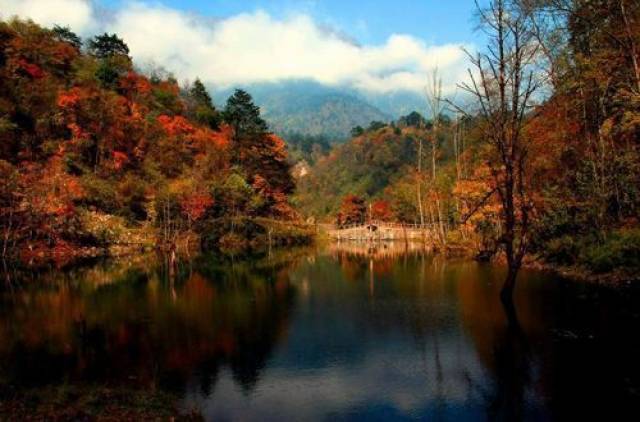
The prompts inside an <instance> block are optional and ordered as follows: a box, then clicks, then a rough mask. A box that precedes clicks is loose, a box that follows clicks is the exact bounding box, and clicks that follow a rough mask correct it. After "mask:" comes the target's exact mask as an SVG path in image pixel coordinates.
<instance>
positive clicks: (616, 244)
mask: <svg viewBox="0 0 640 422" xmlns="http://www.w3.org/2000/svg"><path fill="white" fill-rule="evenodd" d="M580 261H581V263H582V264H584V265H585V266H587V267H588V268H589V269H591V270H592V271H594V272H596V273H605V272H610V271H613V270H615V269H620V270H623V271H635V270H639V269H640V230H638V229H633V230H619V231H616V232H614V233H612V234H611V235H610V236H608V237H607V239H606V240H605V241H604V242H602V243H599V244H595V245H591V246H589V247H587V248H585V250H584V252H583V254H582V255H581V257H580Z"/></svg>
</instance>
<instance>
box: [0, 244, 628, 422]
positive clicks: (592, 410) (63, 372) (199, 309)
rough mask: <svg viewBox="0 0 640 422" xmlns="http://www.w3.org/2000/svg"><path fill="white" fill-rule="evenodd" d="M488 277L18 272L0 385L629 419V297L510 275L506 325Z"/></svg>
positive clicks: (299, 254) (380, 252) (302, 269)
mask: <svg viewBox="0 0 640 422" xmlns="http://www.w3.org/2000/svg"><path fill="white" fill-rule="evenodd" d="M503 278H504V270H503V269H501V268H496V267H492V266H488V265H480V264H477V263H474V262H467V261H447V260H444V259H441V258H438V257H433V256H430V255H428V254H425V253H423V251H421V250H420V248H416V247H413V248H411V247H410V248H407V246H406V245H404V244H396V245H386V246H385V245H379V246H378V247H376V248H371V247H369V246H368V245H357V244H343V245H333V246H331V247H330V248H327V249H323V250H320V251H313V250H299V251H290V252H277V251H274V252H273V254H270V255H267V256H262V257H257V258H254V259H221V258H220V257H206V256H202V257H198V258H196V259H194V260H193V261H190V262H188V263H182V264H181V265H179V266H178V267H177V268H171V267H170V266H167V265H162V263H159V262H158V261H157V260H156V259H154V258H153V257H140V258H138V259H137V260H134V261H132V262H122V261H120V262H117V263H109V264H104V265H96V266H93V267H88V268H84V269H78V270H74V271H73V272H67V273H59V272H54V273H51V274H47V275H39V276H37V277H36V276H32V277H30V278H29V280H28V281H23V282H21V283H18V285H17V286H14V288H12V289H5V290H4V291H3V292H2V293H1V294H0V337H1V338H2V340H3V341H2V343H0V384H1V385H11V386H13V387H15V388H33V387H34V386H35V387H37V386H44V385H51V384H53V385H55V384H60V383H77V384H91V383H93V384H96V383H97V384H100V385H123V384H126V385H133V386H136V387H137V388H143V389H162V390H169V391H174V392H176V393H177V394H179V395H180V396H181V397H183V400H182V406H183V407H184V409H193V408H196V409H199V410H200V411H201V412H202V413H203V415H204V416H205V417H206V418H207V419H210V420H219V419H223V420H224V419H233V420H236V419H240V420H256V419H257V420H265V419H266V420H269V419H272V420H283V419H285V420H291V419H294V420H317V419H363V420H370V419H389V418H396V419H434V420H465V419H489V420H496V419H498V420H548V419H558V420H564V419H592V418H593V417H601V418H605V417H606V418H607V419H612V418H613V419H626V418H627V417H628V416H629V415H633V414H635V415H638V414H639V410H638V405H637V402H638V394H639V392H640V388H639V387H640V386H639V380H640V372H639V368H640V364H638V363H637V358H636V356H637V355H638V352H640V341H639V339H638V336H637V332H638V328H640V316H639V312H640V309H639V307H638V303H639V302H638V298H640V292H639V291H638V288H633V287H627V288H624V289H622V288H619V289H612V288H605V287H599V286H594V285H585V284H577V283H569V282H565V281H562V280H557V279H555V278H553V277H549V276H546V275H543V274H539V273H527V272H524V273H523V275H522V278H521V280H520V284H519V287H518V289H517V291H516V295H515V307H516V311H517V321H518V324H513V323H509V322H508V320H507V318H506V316H505V313H504V309H503V308H502V306H501V303H500V300H499V290H500V287H501V282H502V280H503ZM14 284H15V283H14ZM0 391H1V389H0ZM623 416H624V417H623Z"/></svg>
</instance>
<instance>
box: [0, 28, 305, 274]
mask: <svg viewBox="0 0 640 422" xmlns="http://www.w3.org/2000/svg"><path fill="white" fill-rule="evenodd" d="M289 170H290V164H289V161H288V157H287V149H286V146H285V143H284V141H283V140H282V139H281V138H279V137H277V136H275V135H274V134H272V133H270V132H269V129H268V127H267V124H266V123H265V121H264V120H263V119H262V118H261V116H260V110H259V109H258V107H256V106H255V105H254V104H253V101H252V98H251V96H250V95H249V94H248V93H246V92H244V91H241V90H238V91H236V92H235V93H234V94H233V95H232V96H231V97H230V98H229V100H228V101H227V103H226V105H225V107H224V109H222V110H218V109H216V108H215V107H214V105H213V103H212V100H211V97H210V96H209V94H208V92H207V90H206V89H205V87H204V85H203V84H202V83H201V82H200V81H199V80H197V79H196V80H195V81H192V82H191V83H187V84H183V85H180V84H178V82H177V79H176V77H174V76H173V75H171V74H169V73H167V72H165V71H163V70H162V69H149V70H146V71H141V70H140V69H138V68H137V67H136V66H135V64H134V63H133V62H132V60H131V58H130V56H129V48H128V46H127V44H126V42H125V41H124V40H122V39H120V38H119V37H118V36H117V35H116V34H106V33H105V34H103V35H97V36H95V37H93V38H90V39H87V40H84V41H83V40H81V39H80V38H79V37H78V36H77V35H76V34H74V33H73V32H71V30H70V29H68V28H62V27H59V26H55V27H54V28H42V27H40V26H38V25H36V24H34V23H32V22H30V21H22V20H18V19H14V20H11V21H9V22H0V178H1V179H2V180H3V183H2V186H1V187H0V235H1V239H0V242H1V245H0V246H1V248H2V250H1V252H2V257H3V258H6V259H20V260H22V261H24V262H33V261H46V260H51V259H52V260H54V261H56V262H58V263H62V262H65V261H68V260H70V259H74V258H76V257H80V256H91V255H96V254H101V253H105V252H106V251H107V249H109V248H111V247H112V246H113V245H120V246H121V247H125V246H126V245H129V246H133V247H134V248H140V247H144V248H147V247H154V246H156V245H159V246H160V247H162V248H165V249H167V248H168V249H172V248H175V246H176V244H177V243H179V240H180V239H182V240H184V239H187V243H189V240H188V239H191V238H193V239H196V243H197V240H198V239H199V237H200V235H201V234H202V232H203V230H205V229H207V230H208V228H209V227H210V226H211V224H212V222H214V221H218V220H219V219H237V218H255V217H262V218H264V219H271V220H279V219H288V220H295V219H296V218H297V214H296V212H295V211H294V209H293V208H292V207H291V206H290V204H289V195H290V194H291V193H292V191H293V189H294V182H293V179H292V177H291V175H290V171H289ZM254 225H256V226H259V227H260V229H259V230H258V231H260V232H265V233H269V235H271V234H273V235H274V238H282V237H284V236H285V235H284V234H281V233H272V232H273V227H271V226H269V227H267V226H265V225H263V224H261V223H260V222H255V223H254ZM224 227H227V228H228V229H229V230H230V231H229V232H221V230H217V231H216V233H217V234H218V236H217V237H216V238H212V236H211V234H210V233H209V234H208V238H207V240H208V242H209V243H210V244H211V243H214V244H217V242H218V241H219V240H220V239H223V238H226V239H227V240H229V239H235V238H238V239H239V242H246V241H249V240H251V239H242V233H241V232H239V231H236V228H237V227H239V226H237V225H234V224H228V225H226V226H224ZM278 236H280V237H278Z"/></svg>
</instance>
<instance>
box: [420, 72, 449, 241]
mask: <svg viewBox="0 0 640 422" xmlns="http://www.w3.org/2000/svg"><path fill="white" fill-rule="evenodd" d="M430 76H431V78H430V80H429V83H428V84H427V87H426V90H425V91H426V97H427V106H428V109H429V116H430V117H431V123H432V128H431V189H432V191H433V192H434V193H435V195H434V197H435V202H436V211H437V218H438V228H439V231H438V234H439V236H440V242H441V243H445V241H446V233H445V228H444V219H443V217H442V207H441V204H440V197H439V195H438V192H437V190H438V189H437V186H436V160H437V155H438V141H439V136H440V116H442V112H443V111H444V106H445V102H444V100H443V98H442V78H441V77H440V76H439V74H438V68H435V69H434V70H433V71H432V72H431V75H430Z"/></svg>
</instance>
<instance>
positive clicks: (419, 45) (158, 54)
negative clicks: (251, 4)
mask: <svg viewBox="0 0 640 422" xmlns="http://www.w3.org/2000/svg"><path fill="white" fill-rule="evenodd" d="M5 3H7V4H12V3H13V1H12V0H9V2H7V1H6V0H0V5H1V6H2V7H3V9H4V8H5ZM54 3H55V4H56V6H55V7H54V6H50V5H52V4H54ZM8 10H9V11H10V13H12V14H19V15H22V16H29V17H32V18H33V19H34V20H36V21H38V22H41V23H44V24H47V23H51V22H54V21H55V22H62V23H65V24H69V25H70V26H72V28H74V29H75V28H77V27H83V28H86V27H89V26H91V24H92V22H91V20H92V16H93V15H95V13H92V11H91V9H90V7H89V6H88V3H87V2H85V1H82V0H25V1H23V2H19V4H18V6H12V7H10V8H8ZM60 16H67V19H66V20H61V19H60ZM74 21H75V22H76V23H74ZM102 26H103V28H102V29H104V30H107V31H109V32H116V33H117V34H118V35H119V36H120V37H122V38H123V39H124V40H125V41H126V42H127V44H128V45H129V47H130V49H131V54H132V56H133V57H134V59H135V60H136V61H137V62H138V63H147V62H153V63H155V64H158V65H161V66H163V67H165V68H167V69H168V70H170V71H172V72H174V73H175V74H176V75H178V76H179V77H180V78H188V79H194V78H195V77H200V78H201V79H202V80H203V81H205V82H207V83H210V84H213V85H215V86H218V87H228V86H233V85H236V84H249V83H259V82H276V81H283V80H288V79H308V80H313V81H316V82H319V83H322V84H326V85H333V86H342V85H344V86H348V87H353V88H357V89H361V90H364V91H369V92H375V93H387V92H393V91H398V90H404V91H413V92H422V91H423V89H424V85H425V83H426V81H427V75H428V74H429V72H430V71H431V70H432V69H433V68H435V67H436V66H437V67H438V68H439V69H440V71H441V72H440V73H441V75H442V76H443V78H444V85H445V91H451V90H452V89H454V87H455V84H456V82H457V81H458V78H459V77H464V72H462V71H463V70H464V68H465V66H464V61H465V60H464V53H463V52H462V50H461V46H460V45H442V46H429V45H426V44H425V43H424V42H423V41H421V40H420V39H418V38H415V37H412V36H409V35H402V34H395V35H392V36H390V37H389V38H388V39H387V41H386V42H385V43H384V44H382V45H370V46H359V45H356V44H355V43H352V42H349V41H348V40H347V39H346V38H345V37H344V36H341V35H340V34H339V33H337V32H335V31H328V30H326V29H324V28H322V27H321V26H320V25H318V24H317V23H316V22H314V20H313V19H312V18H311V17H310V16H308V15H305V14H298V15H293V16H290V17H287V18H284V19H274V18H273V17H272V16H270V15H268V14H267V13H264V12H261V11H257V12H254V13H250V14H240V15H236V16H232V17H229V18H226V19H222V20H217V21H210V20H206V19H204V18H202V17H198V16H194V15H189V14H187V13H185V12H182V11H178V10H175V9H171V8H168V7H164V6H161V5H158V4H156V3H154V4H153V5H151V4H148V3H142V2H131V3H126V4H125V5H124V6H123V7H122V8H121V9H119V10H117V11H115V13H114V14H113V15H112V18H111V19H110V20H109V22H107V23H104V24H103V25H102ZM76 30H77V29H76Z"/></svg>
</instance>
